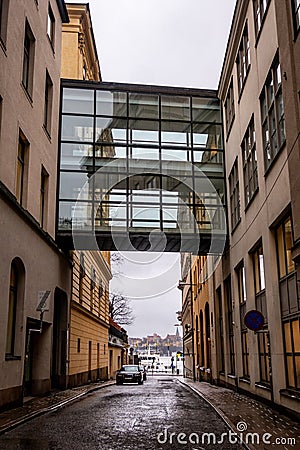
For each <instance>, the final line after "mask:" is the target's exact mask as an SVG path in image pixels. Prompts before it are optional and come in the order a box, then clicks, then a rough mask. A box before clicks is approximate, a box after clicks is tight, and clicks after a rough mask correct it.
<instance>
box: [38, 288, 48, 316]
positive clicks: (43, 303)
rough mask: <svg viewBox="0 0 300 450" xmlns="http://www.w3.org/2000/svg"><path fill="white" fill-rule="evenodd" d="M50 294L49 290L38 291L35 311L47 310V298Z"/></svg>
mask: <svg viewBox="0 0 300 450" xmlns="http://www.w3.org/2000/svg"><path fill="white" fill-rule="evenodd" d="M50 294H51V291H39V297H38V305H37V308H36V310H37V311H41V312H45V311H49V302H48V301H47V300H49V297H50Z"/></svg>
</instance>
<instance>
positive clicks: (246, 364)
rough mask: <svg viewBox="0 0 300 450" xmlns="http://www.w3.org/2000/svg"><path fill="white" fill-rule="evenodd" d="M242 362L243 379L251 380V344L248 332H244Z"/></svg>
mask: <svg viewBox="0 0 300 450" xmlns="http://www.w3.org/2000/svg"><path fill="white" fill-rule="evenodd" d="M242 360H243V377H245V378H250V370H249V344H248V331H247V330H243V331H242Z"/></svg>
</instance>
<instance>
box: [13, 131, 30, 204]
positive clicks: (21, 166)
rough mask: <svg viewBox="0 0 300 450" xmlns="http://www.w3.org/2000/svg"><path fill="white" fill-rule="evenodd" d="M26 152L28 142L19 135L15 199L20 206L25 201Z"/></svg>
mask: <svg viewBox="0 0 300 450" xmlns="http://www.w3.org/2000/svg"><path fill="white" fill-rule="evenodd" d="M27 151H28V142H27V140H26V139H25V137H24V135H23V134H22V133H21V132H20V134H19V145H18V157H17V173H16V198H17V200H18V202H19V203H20V204H21V205H24V201H25V182H26V169H27V166H26V159H27Z"/></svg>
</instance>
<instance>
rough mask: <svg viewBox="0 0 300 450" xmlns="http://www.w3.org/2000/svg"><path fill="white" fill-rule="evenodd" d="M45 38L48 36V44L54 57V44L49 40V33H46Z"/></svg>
mask: <svg viewBox="0 0 300 450" xmlns="http://www.w3.org/2000/svg"><path fill="white" fill-rule="evenodd" d="M47 38H48V41H49V44H50V47H51V50H52V53H53V56H54V58H55V50H54V45H53V44H54V43H53V42H52V41H51V39H50V37H49V34H47Z"/></svg>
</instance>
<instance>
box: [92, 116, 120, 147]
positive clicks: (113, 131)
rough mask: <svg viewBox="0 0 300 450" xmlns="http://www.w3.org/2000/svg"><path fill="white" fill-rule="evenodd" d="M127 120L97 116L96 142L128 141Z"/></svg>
mask: <svg viewBox="0 0 300 450" xmlns="http://www.w3.org/2000/svg"><path fill="white" fill-rule="evenodd" d="M126 128H127V121H126V120H124V119H116V118H109V117H101V118H100V117H97V119H96V130H95V140H96V142H111V143H114V142H123V143H126Z"/></svg>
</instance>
